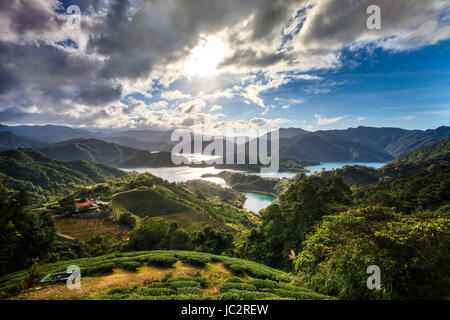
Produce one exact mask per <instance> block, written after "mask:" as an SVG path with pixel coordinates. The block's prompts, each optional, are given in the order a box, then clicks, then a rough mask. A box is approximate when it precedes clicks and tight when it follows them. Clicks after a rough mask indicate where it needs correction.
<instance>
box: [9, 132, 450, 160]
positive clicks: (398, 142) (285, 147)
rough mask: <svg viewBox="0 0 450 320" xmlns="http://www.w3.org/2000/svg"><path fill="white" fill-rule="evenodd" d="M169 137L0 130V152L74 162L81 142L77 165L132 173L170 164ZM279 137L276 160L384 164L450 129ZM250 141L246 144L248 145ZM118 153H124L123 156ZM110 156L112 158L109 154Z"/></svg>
mask: <svg viewBox="0 0 450 320" xmlns="http://www.w3.org/2000/svg"><path fill="white" fill-rule="evenodd" d="M7 132H9V133H7ZM171 134H172V131H171V130H166V131H158V130H125V131H109V132H108V131H96V132H94V131H89V130H85V129H74V128H70V127H65V126H53V125H46V126H5V125H0V150H6V149H13V148H22V147H31V148H39V149H42V152H43V153H44V154H47V155H50V156H52V157H57V159H61V158H63V159H65V160H70V159H73V157H72V156H71V155H69V152H68V148H69V149H70V148H71V147H68V145H70V144H78V146H79V144H80V143H81V140H87V141H90V142H86V141H85V142H83V145H90V147H87V146H86V147H81V148H79V147H73V152H74V154H76V155H77V156H76V158H77V159H79V157H81V159H84V160H87V161H91V160H92V159H93V161H98V160H101V161H99V162H101V163H105V164H108V165H115V166H118V165H122V166H125V165H126V166H131V167H136V166H142V165H146V164H148V163H155V164H157V163H158V161H160V160H162V161H165V160H167V159H169V158H168V156H169V155H168V153H169V152H170V151H171V150H172V147H173V146H174V144H175V143H176V142H172V141H171V139H170V138H171ZM30 137H32V138H30ZM279 137H280V157H281V158H292V159H295V160H297V161H305V160H310V161H321V162H334V161H342V162H386V161H391V160H393V159H395V158H397V157H399V156H401V155H404V154H406V153H409V152H411V151H413V150H414V149H416V148H418V147H422V146H426V145H429V144H432V143H433V142H435V141H437V140H440V139H443V138H449V137H450V127H447V126H442V127H439V128H437V129H430V130H406V129H400V128H374V127H363V126H360V127H357V128H349V129H346V130H320V131H315V132H309V131H306V130H303V129H300V128H282V129H280V131H279ZM92 139H93V140H92ZM249 139H250V138H248V139H247V144H248V141H249ZM259 139H267V135H264V136H261V137H260V138H259ZM100 140H101V141H102V142H104V143H106V142H108V143H112V144H115V145H116V146H114V149H116V151H114V152H112V159H106V158H107V157H106V156H104V155H102V154H101V153H102V151H100V150H101V149H98V150H97V151H96V150H95V148H101V147H102V146H103V144H101V143H100V142H99V141H100ZM40 143H41V144H40ZM49 144H52V145H49ZM93 148H94V149H93ZM123 148H125V149H123ZM127 148H128V149H127ZM130 149H135V150H130ZM247 149H248V147H247ZM119 150H121V151H119ZM139 151H147V152H154V151H161V153H160V154H159V155H158V156H155V155H154V154H152V155H151V156H149V155H148V154H146V153H141V152H139ZM60 152H61V153H60ZM122 152H124V153H123V154H122ZM109 155H110V156H111V154H109ZM71 157H72V158H71ZM102 159H103V160H102ZM137 159H138V160H137Z"/></svg>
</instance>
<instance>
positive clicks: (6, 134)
mask: <svg viewBox="0 0 450 320" xmlns="http://www.w3.org/2000/svg"><path fill="white" fill-rule="evenodd" d="M46 145H47V144H46V143H44V142H42V141H39V140H36V139H33V138H30V137H22V136H16V135H15V134H13V133H12V132H10V131H0V151H4V150H10V149H17V148H40V147H44V146H46Z"/></svg>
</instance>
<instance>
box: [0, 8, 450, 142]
mask: <svg viewBox="0 0 450 320" xmlns="http://www.w3.org/2000/svg"><path fill="white" fill-rule="evenodd" d="M71 5H77V6H78V7H79V8H80V14H79V15H78V14H77V11H71V10H68V8H69V6H71ZM370 5H377V6H378V7H379V8H380V22H381V24H380V26H381V28H380V29H369V28H368V27H367V20H368V19H369V18H371V17H372V14H373V12H370V13H368V12H367V8H368V7H369V6H370ZM74 27H75V28H74ZM198 122H201V123H202V124H203V127H204V129H205V130H206V131H208V132H210V133H215V132H223V131H224V130H228V131H229V130H234V131H235V132H237V134H249V135H251V132H253V131H254V130H257V129H266V128H276V127H298V128H303V129H306V130H311V131H315V130H323V129H336V128H337V129H345V128H348V127H357V126H360V125H362V126H375V127H401V128H406V129H430V128H436V127H439V126H441V125H450V0H429V1H423V0H396V1H391V0H370V1H365V0H359V1H358V0H227V1H224V0H183V1H181V0H177V1H176V0H100V1H94V0H79V1H76V0H73V1H72V0H71V1H58V0H33V1H20V0H11V1H1V2H0V123H2V124H7V125H20V124H30V125H31V124H39V125H42V124H56V125H69V126H72V127H83V128H96V129H101V128H103V129H128V128H135V129H168V128H175V127H176V128H188V129H190V128H192V126H193V125H194V124H195V123H198Z"/></svg>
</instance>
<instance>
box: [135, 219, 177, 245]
mask: <svg viewBox="0 0 450 320" xmlns="http://www.w3.org/2000/svg"><path fill="white" fill-rule="evenodd" d="M168 232H169V223H168V222H167V221H166V220H164V218H160V217H145V218H143V219H142V220H141V222H140V224H139V226H138V227H137V228H135V229H133V230H132V231H131V232H130V240H129V244H130V248H131V249H133V250H155V249H160V248H161V247H162V246H164V242H165V241H166V239H167V235H168Z"/></svg>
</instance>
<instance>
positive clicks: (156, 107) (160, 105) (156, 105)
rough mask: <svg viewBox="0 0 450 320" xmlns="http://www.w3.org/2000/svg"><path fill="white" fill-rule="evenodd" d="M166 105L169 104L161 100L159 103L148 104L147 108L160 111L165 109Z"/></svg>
mask: <svg viewBox="0 0 450 320" xmlns="http://www.w3.org/2000/svg"><path fill="white" fill-rule="evenodd" d="M168 105H169V104H168V103H167V101H164V100H161V101H158V102H154V103H152V104H150V105H149V107H150V109H154V110H160V109H166V108H167V106H168Z"/></svg>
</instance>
